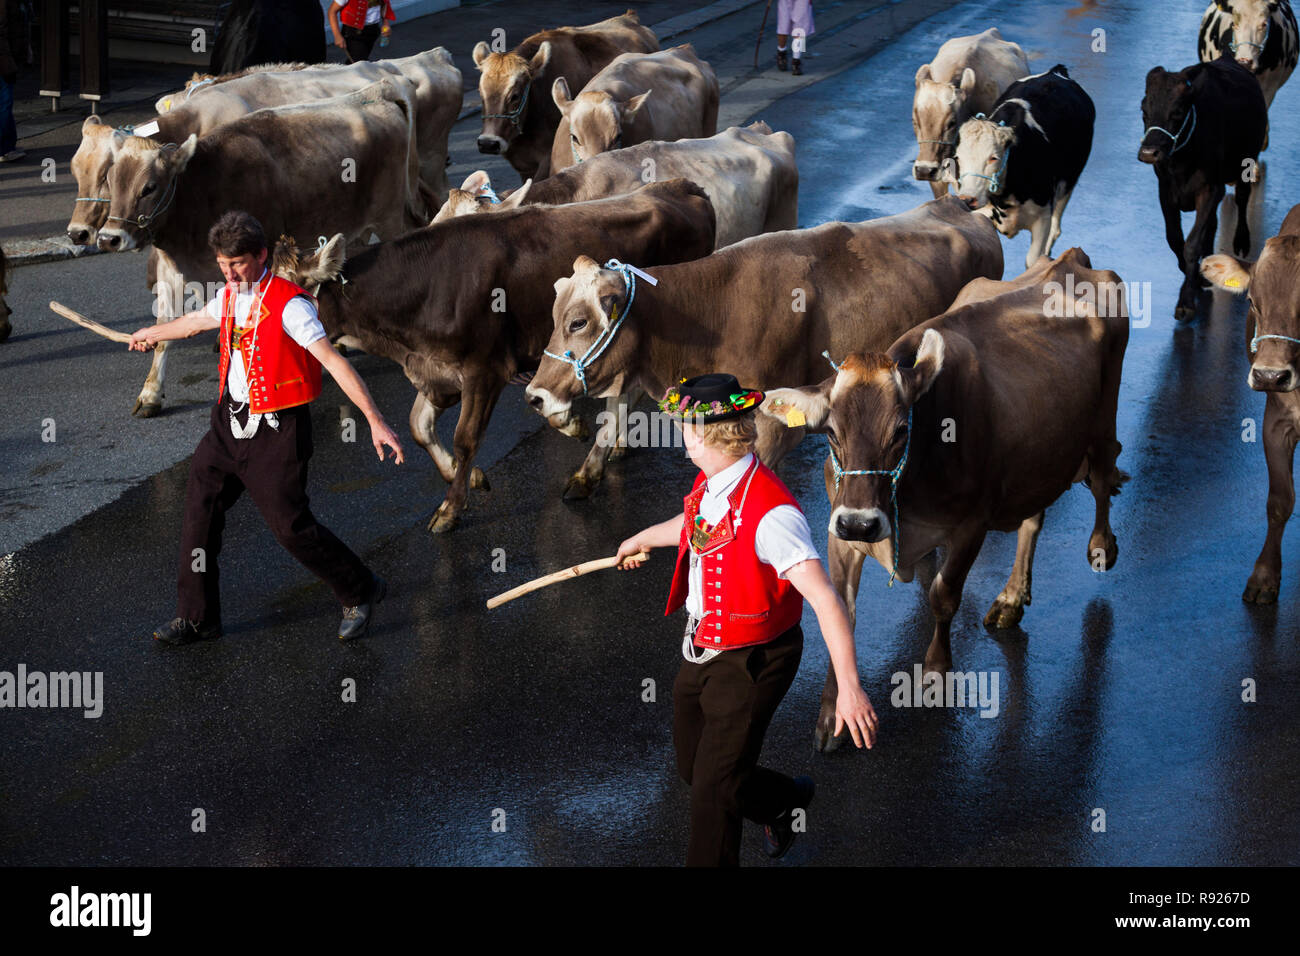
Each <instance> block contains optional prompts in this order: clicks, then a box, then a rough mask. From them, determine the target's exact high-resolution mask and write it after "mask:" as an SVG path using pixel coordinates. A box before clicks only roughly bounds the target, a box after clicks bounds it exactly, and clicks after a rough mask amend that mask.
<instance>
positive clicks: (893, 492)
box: [822, 352, 912, 588]
mask: <svg viewBox="0 0 1300 956" xmlns="http://www.w3.org/2000/svg"><path fill="white" fill-rule="evenodd" d="M822 355H824V356H826V361H828V362H830V363H831V368H833V369H835V371H837V372H838V371H839V370H840V367H839V366H838V365H836V364H835V361H834V359H832V358H831V356H830V353H829V352H823V353H822ZM826 449H827V451H829V452H830V455H831V471H832V472H833V473H834V475H835V493H836V494H839V491H840V479H841V478H847V477H849V476H850V475H888V476H889V501H890V504H891V505H892V507H893V509H894V525H893V528H892V529H891V531H890V537H891V538H892V539H893V545H894V567H893V570H891V571H890V572H889V586H890V587H891V588H892V587H893V586H894V579H895V578H897V577H898V552H899V551H900V550H901V548H902V545H903V529H902V527H901V526H900V525H899V523H898V482H899V479H901V478H902V477H903V469H905V468H906V467H907V456H908V453H909V452H910V451H911V450H912V409H911V408H909V409H908V410H907V444H905V445H904V446H903V457H902V458H900V459H899V460H898V464H897V465H895V466H894V467H893V468H890V469H888V470H886V469H884V468H854V469H851V470H848V469H844V468H841V467H840V460H839V458H837V457H836V456H835V449H834V448H832V447H831V446H830V442H829V441H827V443H826Z"/></svg>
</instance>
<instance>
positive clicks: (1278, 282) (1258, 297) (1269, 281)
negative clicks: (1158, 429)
mask: <svg viewBox="0 0 1300 956" xmlns="http://www.w3.org/2000/svg"><path fill="white" fill-rule="evenodd" d="M1201 271H1202V273H1203V274H1204V275H1205V277H1206V278H1207V279H1209V280H1210V281H1211V282H1212V283H1214V284H1215V285H1216V286H1218V287H1219V288H1220V289H1226V290H1227V291H1228V292H1232V293H1235V294H1236V295H1246V294H1247V293H1249V295H1250V314H1249V316H1248V318H1247V320H1246V335H1247V337H1248V339H1249V343H1250V344H1249V345H1248V347H1247V359H1248V361H1249V362H1250V374H1249V377H1248V379H1247V381H1248V382H1249V383H1250V387H1251V388H1253V389H1255V390H1256V391H1258V392H1265V393H1267V395H1268V398H1267V399H1266V400H1265V402H1264V425H1263V439H1264V458H1265V460H1266V461H1267V462H1268V506H1267V508H1268V534H1267V535H1265V537H1264V547H1263V549H1262V550H1261V551H1260V552H1259V557H1258V558H1256V559H1255V569H1254V571H1253V572H1251V575H1250V580H1248V581H1247V582H1246V590H1245V591H1244V592H1243V593H1242V595H1241V599H1242V600H1243V601H1246V602H1247V603H1250V604H1273V603H1276V601H1277V592H1278V588H1279V587H1280V586H1281V581H1282V532H1283V531H1285V530H1286V523H1287V519H1288V518H1290V517H1291V512H1292V510H1294V508H1295V478H1294V476H1293V474H1292V462H1293V460H1294V458H1295V446H1296V442H1297V440H1300V392H1297V391H1296V386H1297V384H1300V282H1297V281H1296V275H1297V274H1300V206H1294V207H1292V209H1291V211H1290V212H1289V213H1287V217H1286V219H1285V220H1284V221H1283V222H1282V229H1281V230H1280V231H1279V232H1278V234H1277V235H1276V236H1274V237H1273V238H1272V239H1270V240H1268V242H1266V243H1264V251H1263V252H1261V253H1260V256H1259V260H1258V261H1257V262H1253V263H1252V262H1246V261H1243V260H1241V259H1235V258H1233V257H1232V256H1224V255H1216V256H1210V257H1209V258H1207V259H1206V260H1205V262H1204V263H1203V264H1202V266H1201Z"/></svg>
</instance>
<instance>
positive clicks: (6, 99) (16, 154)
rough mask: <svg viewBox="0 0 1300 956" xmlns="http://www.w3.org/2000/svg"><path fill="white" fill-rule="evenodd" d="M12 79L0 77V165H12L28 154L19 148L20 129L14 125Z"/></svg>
mask: <svg viewBox="0 0 1300 956" xmlns="http://www.w3.org/2000/svg"><path fill="white" fill-rule="evenodd" d="M11 79H12V78H9V79H6V78H4V77H0V163H12V162H14V161H15V160H19V159H22V158H23V157H24V156H26V155H27V154H26V153H25V152H24V151H23V150H21V149H19V148H18V127H17V125H16V124H15V123H14V87H13V83H12V82H11Z"/></svg>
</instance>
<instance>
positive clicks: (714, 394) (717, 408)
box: [659, 372, 763, 425]
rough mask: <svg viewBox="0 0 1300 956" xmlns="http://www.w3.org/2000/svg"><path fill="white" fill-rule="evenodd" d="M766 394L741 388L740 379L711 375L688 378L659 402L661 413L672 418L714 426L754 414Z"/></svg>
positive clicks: (715, 373)
mask: <svg viewBox="0 0 1300 956" xmlns="http://www.w3.org/2000/svg"><path fill="white" fill-rule="evenodd" d="M762 401H763V393H762V392H760V391H757V390H756V389H752V388H741V387H740V382H739V381H737V379H736V376H734V375H727V374H726V373H723V372H711V373H709V374H708V375H697V376H695V377H694V378H684V379H682V380H681V381H680V382H679V383H678V384H677V385H674V386H673V387H672V388H670V389H668V392H667V393H666V394H665V395H664V397H663V398H661V399H660V400H659V410H660V411H661V412H663V413H664V414H665V415H668V416H669V417H671V418H675V419H680V420H683V421H689V422H691V423H692V424H695V425H711V424H713V423H714V422H725V421H727V420H728V419H730V418H739V417H740V416H741V415H744V414H747V413H748V412H752V411H753V410H754V409H756V408H758V406H759V405H760V404H761V403H762Z"/></svg>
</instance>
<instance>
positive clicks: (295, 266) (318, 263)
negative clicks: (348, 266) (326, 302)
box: [271, 232, 347, 295]
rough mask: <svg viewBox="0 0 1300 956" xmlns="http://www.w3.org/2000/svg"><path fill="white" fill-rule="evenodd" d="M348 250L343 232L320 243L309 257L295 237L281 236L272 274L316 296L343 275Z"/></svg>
mask: <svg viewBox="0 0 1300 956" xmlns="http://www.w3.org/2000/svg"><path fill="white" fill-rule="evenodd" d="M346 253H347V243H346V242H345V241H344V238H343V233H341V232H336V233H335V234H334V235H333V236H331V237H330V239H329V240H328V241H327V242H322V243H319V244H318V245H317V246H316V248H315V249H313V250H311V252H309V253H308V254H307V255H305V256H304V255H303V254H302V253H301V252H300V251H299V249H298V243H297V242H296V241H295V240H294V239H293V237H292V236H281V237H280V239H279V241H278V242H277V243H276V244H275V249H273V250H272V252H271V274H272V275H277V276H280V277H281V278H282V279H288V280H289V281H290V282H292V283H293V284H294V285H296V286H299V287H301V288H303V289H305V290H306V291H307V292H308V293H310V294H311V295H315V294H316V293H317V292H319V291H320V287H321V286H322V285H324V284H325V283H326V282H332V281H334V280H335V279H337V278H338V277H339V273H341V272H342V271H343V263H344V257H345V255H346Z"/></svg>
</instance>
